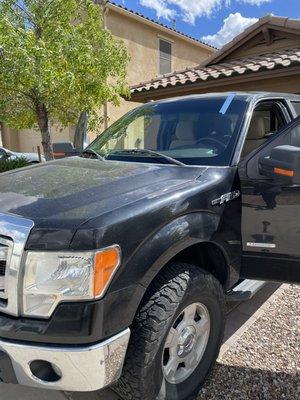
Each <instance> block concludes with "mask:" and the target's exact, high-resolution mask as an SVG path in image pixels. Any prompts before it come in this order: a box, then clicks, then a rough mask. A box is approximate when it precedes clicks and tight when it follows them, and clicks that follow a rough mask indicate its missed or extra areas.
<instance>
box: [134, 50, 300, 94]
mask: <svg viewBox="0 0 300 400" xmlns="http://www.w3.org/2000/svg"><path fill="white" fill-rule="evenodd" d="M290 66H300V47H299V48H294V49H288V50H282V51H277V52H274V53H269V54H264V55H260V56H253V57H250V56H248V57H246V58H240V59H236V60H232V61H227V62H224V63H220V64H216V65H210V66H208V67H202V66H201V65H199V66H198V67H193V68H189V69H185V70H184V71H179V72H175V73H173V74H168V75H164V76H161V77H159V78H157V79H153V80H152V81H148V82H143V83H140V84H139V85H136V86H133V87H132V88H131V92H132V94H133V95H134V94H136V93H141V92H145V91H150V90H155V89H158V88H161V87H164V88H166V87H170V86H175V85H186V84H191V83H196V82H200V81H206V80H208V79H212V80H214V79H226V78H227V77H231V76H235V75H243V74H248V73H256V72H259V71H264V70H271V69H277V68H287V67H290Z"/></svg>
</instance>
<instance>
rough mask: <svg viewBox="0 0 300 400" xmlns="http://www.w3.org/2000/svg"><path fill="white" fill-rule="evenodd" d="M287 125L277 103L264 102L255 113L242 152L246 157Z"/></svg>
mask: <svg viewBox="0 0 300 400" xmlns="http://www.w3.org/2000/svg"><path fill="white" fill-rule="evenodd" d="M284 125H285V123H284V120H283V117H282V114H281V111H280V108H279V105H278V104H277V103H275V102H274V103H270V102H262V103H260V104H259V105H258V106H257V107H256V109H255V110H254V112H253V115H252V118H251V121H250V126H249V130H248V133H247V137H246V141H245V143H244V148H243V151H242V157H245V156H246V155H248V154H249V153H251V152H252V151H254V150H256V149H257V148H258V147H260V146H261V145H262V144H263V143H264V142H265V141H266V140H267V139H268V138H269V137H270V136H272V135H273V134H274V133H276V132H277V131H278V130H279V129H281V128H282V127H283V126H284Z"/></svg>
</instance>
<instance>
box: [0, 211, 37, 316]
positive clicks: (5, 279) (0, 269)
mask: <svg viewBox="0 0 300 400" xmlns="http://www.w3.org/2000/svg"><path fill="white" fill-rule="evenodd" d="M33 225H34V223H33V221H31V220H29V219H25V218H20V217H17V216H14V215H9V214H3V213H1V212H0V313H5V314H9V315H13V316H16V317H17V316H18V315H20V300H19V298H20V293H19V280H20V276H21V273H22V259H23V255H24V249H25V243H26V241H27V239H28V236H29V233H30V231H31V229H32V227H33Z"/></svg>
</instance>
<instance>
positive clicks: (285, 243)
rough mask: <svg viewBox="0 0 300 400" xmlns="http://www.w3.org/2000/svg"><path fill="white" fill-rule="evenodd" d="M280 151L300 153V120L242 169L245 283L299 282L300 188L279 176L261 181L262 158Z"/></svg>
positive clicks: (246, 161)
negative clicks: (287, 147) (281, 148)
mask: <svg viewBox="0 0 300 400" xmlns="http://www.w3.org/2000/svg"><path fill="white" fill-rule="evenodd" d="M282 145H290V146H294V148H299V150H300V118H297V119H296V120H294V121H293V122H291V123H290V124H289V125H287V126H286V127H285V128H283V129H281V130H279V132H278V133H275V134H274V135H272V137H271V138H269V139H268V140H267V141H265V143H263V144H262V145H260V146H259V147H258V148H257V149H256V151H255V150H254V151H251V153H250V154H248V155H247V156H246V157H245V158H244V159H243V160H242V161H241V162H240V165H239V175H240V180H241V191H242V242H243V258H242V269H241V275H242V277H244V278H250V279H261V280H275V281H276V280H278V281H287V282H300V185H299V184H298V183H297V184H295V183H290V182H289V180H288V179H285V177H281V176H279V175H278V177H277V176H274V177H272V178H270V177H267V176H263V175H262V173H261V169H260V166H259V163H260V159H261V158H262V157H269V156H270V154H271V151H272V149H274V148H275V147H277V146H282ZM296 173H297V174H298V173H300V171H299V167H297V171H296Z"/></svg>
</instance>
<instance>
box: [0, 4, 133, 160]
mask: <svg viewBox="0 0 300 400" xmlns="http://www.w3.org/2000/svg"><path fill="white" fill-rule="evenodd" d="M127 63H128V54H127V51H126V49H125V46H124V44H123V43H122V42H121V41H118V40H116V39H115V38H113V37H112V35H111V33H110V32H109V31H108V30H106V29H104V28H103V26H102V7H101V6H100V5H99V4H95V2H94V1H92V0H22V1H20V0H19V1H17V0H1V2H0V91H1V95H0V121H2V122H4V123H6V124H7V126H9V127H12V128H16V129H23V128H36V129H38V130H39V131H40V133H41V138H42V146H43V150H44V154H45V157H46V159H48V160H49V159H52V158H53V150H52V142H51V135H50V127H51V124H52V123H53V122H55V121H60V123H61V124H62V126H66V125H67V124H69V123H75V122H76V120H77V118H78V117H79V115H80V113H81V112H82V111H86V112H88V113H89V117H90V118H89V120H90V121H91V122H92V123H93V122H94V123H95V121H96V120H97V111H98V112H99V108H100V107H101V106H102V105H103V104H104V103H105V102H106V101H109V102H113V103H114V104H118V102H119V100H120V96H122V95H127V94H128V87H127V85H126V67H127ZM98 120H99V118H98Z"/></svg>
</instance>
